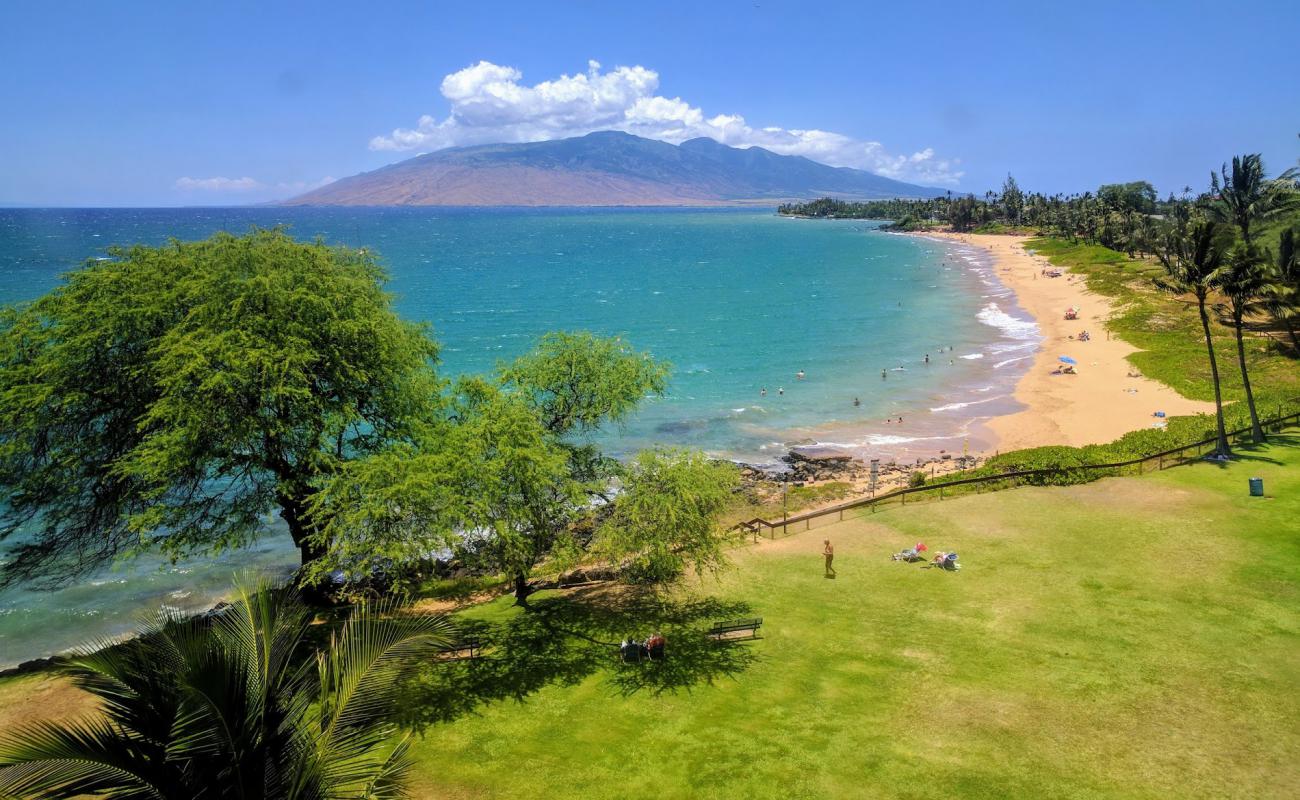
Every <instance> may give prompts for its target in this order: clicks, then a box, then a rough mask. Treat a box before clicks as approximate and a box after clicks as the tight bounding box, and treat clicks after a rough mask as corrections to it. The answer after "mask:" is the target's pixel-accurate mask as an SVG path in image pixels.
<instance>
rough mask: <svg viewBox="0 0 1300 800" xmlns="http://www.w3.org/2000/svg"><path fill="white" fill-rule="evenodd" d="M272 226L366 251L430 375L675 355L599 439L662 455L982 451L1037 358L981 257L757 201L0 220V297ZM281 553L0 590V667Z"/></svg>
mask: <svg viewBox="0 0 1300 800" xmlns="http://www.w3.org/2000/svg"><path fill="white" fill-rule="evenodd" d="M277 224H285V225H289V226H290V229H291V231H292V233H294V234H295V235H297V236H299V237H304V238H307V237H314V236H321V237H323V238H325V239H326V240H328V241H331V242H339V243H343V244H348V245H352V246H366V247H370V248H373V249H374V250H376V251H377V252H378V253H379V255H380V257H381V259H382V261H383V262H384V264H385V265H386V266H387V268H388V269H389V271H390V273H391V275H392V283H391V286H390V289H391V290H392V291H393V292H394V293H395V294H396V296H397V308H398V311H399V312H400V313H401V314H402V315H403V316H406V317H408V318H411V319H420V320H427V321H430V322H431V323H432V324H433V327H434V331H435V336H436V337H437V339H438V340H439V341H440V342H441V343H442V345H443V363H442V364H441V366H440V369H441V370H442V371H443V372H444V373H445V374H454V373H460V372H477V371H485V370H490V369H492V368H493V366H494V365H495V364H497V363H498V362H499V361H501V360H503V359H509V358H511V357H513V356H515V355H518V354H519V353H521V352H523V351H524V350H526V349H527V348H528V347H529V346H530V344H531V343H532V342H533V341H534V340H535V338H536V337H537V336H538V335H540V334H542V333H544V332H546V331H548V330H554V329H587V330H592V331H596V332H598V333H601V334H606V335H620V336H624V337H626V338H627V339H628V340H629V341H631V342H632V344H633V345H634V346H636V347H637V348H639V349H644V350H648V351H650V352H652V353H653V354H654V355H655V356H656V357H658V358H663V359H667V360H668V361H670V362H672V364H673V365H674V371H673V379H672V383H671V386H670V389H669V392H668V393H667V395H666V396H665V397H663V398H657V399H653V400H650V401H648V402H647V403H646V405H645V406H644V408H643V409H642V410H641V412H639V413H638V415H637V416H636V417H635V418H634V419H632V420H630V421H628V422H627V423H626V424H625V425H623V426H621V427H620V428H619V429H618V430H615V431H611V432H609V433H608V434H607V436H606V442H607V444H608V446H609V447H610V448H611V449H612V450H614V451H616V452H619V453H626V452H631V451H633V450H636V449H638V448H641V447H645V446H648V445H651V444H655V443H671V444H680V445H686V446H691V447H698V448H702V449H704V450H706V451H708V452H710V453H712V454H715V455H718V456H722V457H727V458H734V459H737V460H743V461H748V462H756V463H774V462H776V460H777V459H778V458H779V457H780V456H781V455H782V454H784V452H785V450H786V449H787V447H788V446H789V445H790V444H792V443H797V442H814V441H816V442H823V443H834V444H838V445H841V446H845V447H850V448H853V449H854V450H856V451H857V452H859V453H860V454H861V455H864V456H871V457H883V458H886V459H889V458H898V459H911V458H916V457H923V456H930V455H934V454H937V453H938V452H939V451H940V450H944V449H946V450H948V451H949V452H953V451H954V450H956V451H959V450H960V449H961V448H962V447H963V446H964V445H965V444H966V443H967V441H968V440H969V444H970V448H971V450H972V452H978V451H979V450H980V449H982V443H981V442H980V441H979V439H978V437H976V438H974V439H970V436H971V433H972V425H973V424H974V423H975V422H977V421H978V420H979V419H981V418H985V417H987V416H990V415H992V414H997V413H1005V412H1007V411H1009V410H1012V409H1013V408H1014V403H1013V401H1011V400H1010V393H1011V389H1012V387H1013V386H1014V383H1015V381H1016V379H1017V378H1018V377H1019V375H1020V374H1021V372H1022V371H1023V369H1024V368H1025V367H1027V366H1028V364H1029V360H1028V358H1027V357H1028V356H1029V355H1031V354H1032V353H1033V351H1034V349H1035V348H1036V347H1037V345H1038V334H1037V326H1035V325H1034V324H1033V323H1032V321H1029V320H1027V319H1026V317H1025V315H1024V314H1023V312H1021V311H1020V309H1018V308H1017V307H1016V305H1015V303H1014V298H1013V297H1011V296H1010V294H1009V292H1008V291H1007V290H1006V289H1005V288H1003V287H1002V286H1001V285H1000V284H999V283H998V282H997V280H996V278H995V275H994V273H993V270H992V268H991V266H990V265H989V263H988V257H987V254H986V253H984V252H982V251H980V250H979V249H978V248H975V247H972V246H968V245H962V244H959V243H953V242H948V241H941V240H931V239H924V238H920V237H913V236H897V235H890V234H885V233H881V232H879V231H878V230H875V227H876V226H875V225H874V224H871V223H862V222H850V221H839V222H830V221H812V220H793V219H783V218H778V217H776V216H774V215H772V214H771V213H770V212H767V211H754V210H743V211H736V210H703V211H701V210H658V209H656V210H589V211H588V210H505V209H497V210H448V209H274V208H251V209H161V210H127V209H119V210H0V302H14V301H21V300H25V299H31V298H33V297H36V296H38V295H40V294H41V293H42V292H45V291H48V290H49V289H50V288H52V287H53V286H55V285H56V284H57V281H58V276H59V275H60V274H61V273H63V272H65V271H67V270H69V269H72V268H75V267H76V266H77V265H79V263H81V262H82V261H83V260H84V259H88V258H95V257H103V256H104V254H105V248H107V247H108V246H109V245H110V244H127V243H136V242H140V243H147V244H158V243H161V242H164V241H166V239H167V238H169V237H172V236H175V237H178V238H182V239H190V238H197V237H202V236H206V235H208V234H210V233H211V232H213V231H215V230H219V229H228V230H233V231H241V230H245V229H247V228H248V227H249V226H250V225H262V226H269V225H277ZM927 354H928V355H929V357H930V360H929V362H928V363H927V362H926V361H925V356H926V355H927ZM800 370H802V371H804V373H805V377H804V379H802V380H800V379H798V378H797V377H796V373H798V372H799V371H800ZM882 370H884V377H883V378H882V375H881V373H882ZM764 388H765V389H766V390H767V393H766V395H765V396H764V395H763V394H762V390H763V389H764ZM854 398H857V399H858V400H859V405H857V406H855V405H854V403H853V400H854ZM900 417H901V419H902V422H901V423H900V422H898V421H897V420H898V419H899V418H900ZM886 419H889V420H890V421H889V422H886ZM293 557H294V553H293V551H292V548H290V547H289V545H288V542H287V541H286V537H284V536H283V535H280V536H274V535H273V536H270V537H268V539H267V540H266V544H265V546H264V547H263V548H262V549H260V550H259V551H257V552H249V553H242V554H239V555H238V556H237V557H236V556H234V555H227V556H223V557H221V558H219V559H214V560H206V559H205V560H201V561H198V562H195V563H188V564H183V565H180V566H179V567H176V568H164V569H163V570H161V571H160V569H159V567H158V565H157V564H156V563H149V562H141V563H136V564H132V565H126V566H124V567H123V568H121V569H120V570H119V571H117V572H112V573H107V574H106V575H103V576H96V577H94V578H93V579H92V580H91V581H88V582H86V583H84V584H82V585H79V586H77V587H72V588H69V589H66V590H63V591H59V592H54V593H40V594H36V593H31V592H24V591H19V590H10V591H9V592H6V593H4V594H0V665H5V664H9V663H13V662H17V661H20V660H23V659H26V658H30V657H34V656H37V655H43V654H46V653H49V652H54V651H57V650H61V649H63V648H65V647H68V646H71V645H73V644H76V643H77V642H80V641H82V640H84V639H86V638H88V637H89V636H93V635H112V634H116V633H120V632H122V631H123V630H125V629H127V628H128V627H129V623H130V622H131V621H132V620H134V618H135V617H136V616H137V615H138V614H139V613H140V612H142V611H145V610H148V609H156V608H157V607H158V606H159V605H160V604H173V605H181V606H183V607H197V606H201V605H202V604H206V603H209V602H210V601H211V599H212V598H214V597H216V596H218V595H219V592H220V590H221V587H222V586H223V585H225V584H227V583H228V582H229V578H230V575H231V574H232V573H233V572H234V571H236V569H240V568H245V567H261V566H266V567H269V568H273V569H280V570H283V569H287V568H288V567H289V566H291V564H292V562H293ZM236 562H238V563H236ZM177 570H184V571H177ZM97 582H98V583H97ZM186 593H188V594H186Z"/></svg>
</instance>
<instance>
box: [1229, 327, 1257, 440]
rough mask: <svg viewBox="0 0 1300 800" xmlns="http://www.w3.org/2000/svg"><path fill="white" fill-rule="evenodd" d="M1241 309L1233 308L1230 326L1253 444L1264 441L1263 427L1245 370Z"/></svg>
mask: <svg viewBox="0 0 1300 800" xmlns="http://www.w3.org/2000/svg"><path fill="white" fill-rule="evenodd" d="M1241 317H1242V314H1241V311H1240V310H1239V309H1233V314H1232V327H1233V328H1235V329H1236V331H1237V361H1238V362H1239V363H1240V364H1241V385H1242V386H1243V387H1244V388H1245V390H1246V407H1247V408H1248V409H1250V439H1251V441H1253V442H1254V443H1255V444H1260V443H1261V442H1263V441H1264V429H1263V428H1262V427H1260V424H1259V414H1258V413H1257V412H1256V411H1255V393H1254V392H1252V391H1251V390H1250V373H1249V372H1247V370H1246V343H1245V340H1244V339H1243V338H1242V330H1241V329H1242V325H1241Z"/></svg>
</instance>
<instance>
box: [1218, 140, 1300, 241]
mask: <svg viewBox="0 0 1300 800" xmlns="http://www.w3.org/2000/svg"><path fill="white" fill-rule="evenodd" d="M1220 174H1221V175H1222V180H1220V175H1219V174H1215V173H1214V172H1213V171H1211V172H1210V189H1211V193H1212V194H1213V195H1214V196H1215V199H1216V202H1215V204H1214V207H1215V209H1216V210H1217V211H1218V214H1219V218H1220V219H1222V220H1223V221H1225V222H1229V223H1231V224H1233V225H1235V226H1236V227H1237V230H1238V231H1239V232H1240V233H1241V241H1242V243H1243V244H1245V245H1247V246H1249V245H1250V244H1252V242H1251V229H1252V227H1253V226H1254V224H1255V223H1257V222H1263V221H1265V220H1269V219H1272V218H1274V217H1276V216H1278V215H1280V214H1284V213H1286V212H1287V211H1288V210H1290V209H1293V208H1295V207H1296V206H1297V204H1298V203H1300V195H1297V193H1296V189H1295V179H1296V170H1294V169H1289V170H1287V171H1286V172H1284V173H1282V174H1281V175H1279V176H1278V177H1277V178H1276V179H1274V180H1267V179H1266V178H1265V177H1264V161H1263V160H1262V159H1261V158H1260V156H1259V154H1258V153H1251V154H1249V155H1244V156H1233V157H1232V167H1231V169H1229V167H1228V165H1227V164H1224V165H1223V168H1222V170H1221V173H1220Z"/></svg>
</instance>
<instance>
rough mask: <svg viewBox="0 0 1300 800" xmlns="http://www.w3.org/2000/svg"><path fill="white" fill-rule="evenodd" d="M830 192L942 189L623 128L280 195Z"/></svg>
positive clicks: (501, 201) (682, 196) (749, 198)
mask: <svg viewBox="0 0 1300 800" xmlns="http://www.w3.org/2000/svg"><path fill="white" fill-rule="evenodd" d="M828 194H834V195H837V196H840V197H845V198H849V199H855V200H875V199H884V198H900V197H901V198H918V199H919V198H934V197H940V196H943V195H944V194H945V191H944V190H943V189H936V188H933V187H927V186H917V185H915V184H910V183H903V182H902V181H896V180H892V179H890V178H885V177H883V176H880V175H876V174H874V173H871V172H866V171H864V170H860V169H850V168H848V167H831V166H827V165H826V164H820V163H818V162H816V161H812V160H810V159H807V158H803V157H801V156H783V155H778V154H776V153H773V152H771V151H769V150H764V149H763V148H761V147H749V148H738V147H728V146H727V145H724V144H721V143H719V142H717V141H714V140H713V139H709V138H698V139H691V140H689V141H686V142H682V143H681V144H680V145H673V144H669V143H667V142H661V141H656V140H653V139H644V138H641V137H639V136H633V135H631V134H627V133H621V132H617V131H600V132H597V133H591V134H588V135H586V136H580V137H574V138H571V139H558V140H554V141H547V142H528V143H524V144H488V145H479V146H475V147H453V148H449V149H446V150H439V151H437V152H433V153H426V154H424V155H419V156H416V157H414V158H410V159H407V160H405V161H400V162H398V163H396V164H390V165H388V166H386V167H381V168H380V169H377V170H373V171H371V172H363V173H361V174H359V175H353V176H351V177H348V178H343V179H341V180H337V181H335V182H333V183H330V184H328V185H326V186H322V187H320V188H319V189H315V190H313V191H310V192H307V193H306V194H303V195H299V196H297V197H294V198H292V199H290V200H286V201H284V203H283V205H291V206H303V205H319V206H683V205H701V206H708V205H731V204H744V203H759V202H766V203H772V202H777V201H784V200H807V199H812V198H815V197H821V196H824V195H828Z"/></svg>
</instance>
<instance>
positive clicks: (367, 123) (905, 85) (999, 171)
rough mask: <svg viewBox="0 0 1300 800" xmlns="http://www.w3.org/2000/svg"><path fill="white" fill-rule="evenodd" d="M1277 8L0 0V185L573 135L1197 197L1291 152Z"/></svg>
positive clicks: (61, 191) (1297, 61)
mask: <svg viewBox="0 0 1300 800" xmlns="http://www.w3.org/2000/svg"><path fill="white" fill-rule="evenodd" d="M1085 6H1086V7H1085ZM1298 19H1300V14H1298V13H1297V10H1296V7H1295V5H1294V3H1293V2H1292V3H1284V2H1276V3H1268V2H1257V3H1250V2H1242V3H1234V4H1228V3H1221V2H1220V3H1193V2H1178V3H1174V2H1170V3H1152V2H1140V1H1138V0H1129V2H1125V3H1113V4H1112V3H1088V4H1082V3H1079V4H1074V3H1055V2H1042V0H1040V1H1039V2H1035V3H1023V4H1021V3H994V2H990V3H971V2H969V1H967V2H962V3H952V4H945V3H927V4H911V3H898V2H895V3H892V4H888V5H886V4H869V3H865V2H852V3H836V2H816V3H810V2H801V3H788V2H777V1H776V0H757V2H754V1H753V0H750V1H749V2H693V3H658V2H649V3H637V4H632V3H616V2H601V3H596V2H571V3H543V2H530V3H518V4H513V3H505V2H493V3H467V2H457V3H431V2H425V3H401V2H385V3H369V4H362V3H337V4H332V3H327V2H316V3H272V2H267V3H235V2H226V3H177V2H158V3H133V2H126V1H123V2H113V3H92V2H76V3H66V2H58V1H57V0H45V1H44V2H26V1H24V0H11V1H10V2H6V3H3V4H0V37H3V38H2V39H0V42H2V44H3V46H0V203H18V204H26V205H180V204H225V203H230V204H239V203H247V202H260V201H265V200H268V199H272V198H275V197H281V196H287V195H291V194H294V193H296V192H298V191H301V190H303V189H305V188H307V187H310V186H313V185H315V184H317V183H319V182H320V181H322V180H325V179H327V178H330V177H342V176H345V175H350V174H353V173H356V172H359V171H362V170H367V169H373V168H375V167H378V166H381V165H383V164H386V163H390V162H393V161H396V160H400V159H402V158H405V157H408V156H411V155H415V154H416V153H418V152H421V151H426V150H432V149H436V148H438V147H441V146H446V145H449V144H465V143H475V142H481V141H493V140H527V139H535V138H546V137H553V136H562V135H572V134H576V133H582V132H585V131H586V130H590V129H593V128H595V127H622V128H624V129H628V130H632V131H633V132H637V133H642V134H649V135H656V136H658V137H660V138H665V139H667V140H670V141H677V140H680V139H682V138H689V137H690V136H692V135H700V134H703V135H713V136H715V137H716V138H721V139H722V140H724V141H727V142H729V143H732V144H737V145H752V144H760V145H764V146H769V147H771V148H772V149H775V150H778V151H780V152H791V153H802V154H806V155H809V156H810V157H813V158H817V159H819V160H824V161H827V162H829V163H836V164H845V165H851V166H859V167H864V168H869V169H873V170H875V171H878V172H882V173H884V174H888V175H891V176H892V177H898V178H901V179H904V180H912V181H916V182H923V183H930V184H934V185H943V186H950V187H952V188H954V189H955V190H960V191H975V192H982V191H984V190H985V189H988V188H992V187H996V186H998V185H999V184H1000V183H1001V181H1002V178H1003V177H1004V176H1005V175H1006V173H1007V172H1011V173H1013V174H1014V175H1015V176H1016V177H1017V179H1018V180H1019V181H1020V183H1021V185H1022V186H1025V187H1027V188H1033V189H1041V190H1045V191H1049V192H1055V191H1067V192H1068V191H1080V190H1084V189H1090V188H1094V187H1096V186H1097V185H1098V184H1099V183H1104V182H1112V181H1122V180H1134V179H1149V180H1151V181H1152V182H1153V183H1155V184H1156V186H1157V188H1158V189H1159V190H1160V191H1161V193H1165V192H1167V191H1169V190H1171V189H1174V190H1179V189H1181V188H1182V186H1183V185H1184V184H1191V185H1192V186H1194V187H1196V188H1198V189H1199V188H1201V187H1202V186H1203V185H1204V184H1205V183H1206V182H1207V180H1208V173H1209V170H1210V169H1211V168H1212V167H1213V166H1215V165H1216V164H1218V163H1220V162H1222V161H1224V160H1225V159H1227V158H1229V157H1230V156H1231V155H1232V154H1234V153H1239V152H1262V153H1263V154H1264V156H1265V160H1266V163H1267V164H1269V166H1270V168H1271V169H1273V170H1274V171H1276V170H1280V169H1283V168H1285V167H1287V166H1290V165H1293V164H1295V163H1296V159H1297V157H1298V156H1300V139H1297V136H1296V135H1297V133H1300V48H1298V47H1297V46H1296V44H1295V40H1294V36H1295V30H1296V23H1297V21H1298ZM562 76H564V77H563V78H562ZM539 84H542V85H541V86H539ZM422 117H423V118H425V119H424V121H423V122H421V118H422Z"/></svg>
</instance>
